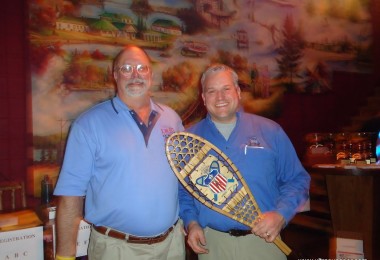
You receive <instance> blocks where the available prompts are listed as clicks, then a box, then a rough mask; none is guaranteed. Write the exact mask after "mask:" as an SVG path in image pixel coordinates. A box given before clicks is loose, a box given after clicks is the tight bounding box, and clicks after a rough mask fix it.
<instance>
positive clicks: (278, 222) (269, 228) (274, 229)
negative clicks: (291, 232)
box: [252, 211, 285, 242]
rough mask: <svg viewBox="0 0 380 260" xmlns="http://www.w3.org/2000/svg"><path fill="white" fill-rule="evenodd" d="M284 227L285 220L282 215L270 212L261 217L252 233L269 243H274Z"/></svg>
mask: <svg viewBox="0 0 380 260" xmlns="http://www.w3.org/2000/svg"><path fill="white" fill-rule="evenodd" d="M284 225H285V219H284V217H283V216H282V215H281V214H279V213H277V212H275V211H269V212H266V213H263V214H262V215H261V217H260V218H259V219H257V220H256V222H255V225H254V226H253V228H252V233H253V234H255V235H256V236H259V237H261V238H263V239H265V241H267V242H273V241H274V240H275V238H276V237H277V236H278V235H279V234H280V232H281V230H282V228H283V226H284Z"/></svg>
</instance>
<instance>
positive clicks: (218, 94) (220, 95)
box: [216, 90, 225, 99]
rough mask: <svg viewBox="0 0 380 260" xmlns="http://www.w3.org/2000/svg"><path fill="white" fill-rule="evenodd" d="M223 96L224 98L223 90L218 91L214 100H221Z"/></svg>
mask: <svg viewBox="0 0 380 260" xmlns="http://www.w3.org/2000/svg"><path fill="white" fill-rule="evenodd" d="M224 96H225V93H224V91H223V90H219V91H217V92H216V98H217V99H223V98H224Z"/></svg>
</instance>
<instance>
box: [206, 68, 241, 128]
mask: <svg viewBox="0 0 380 260" xmlns="http://www.w3.org/2000/svg"><path fill="white" fill-rule="evenodd" d="M204 86H205V87H204V91H203V93H202V98H203V101H204V103H205V106H206V108H207V111H208V112H209V114H210V115H211V118H212V120H213V121H215V122H218V123H232V122H234V121H235V120H236V111H237V109H238V106H239V100H240V88H237V87H235V85H234V82H233V79H232V76H231V73H230V72H228V71H218V72H214V73H211V74H209V75H208V76H207V78H206V79H205V82H204Z"/></svg>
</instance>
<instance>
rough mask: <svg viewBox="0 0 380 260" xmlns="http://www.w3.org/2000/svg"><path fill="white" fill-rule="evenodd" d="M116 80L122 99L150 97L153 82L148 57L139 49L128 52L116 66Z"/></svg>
mask: <svg viewBox="0 0 380 260" xmlns="http://www.w3.org/2000/svg"><path fill="white" fill-rule="evenodd" d="M114 78H115V81H116V85H117V90H118V95H119V96H120V98H121V99H124V98H131V97H141V96H144V95H148V91H149V89H150V86H151V82H152V69H151V68H150V62H149V60H148V57H146V55H145V53H144V52H143V51H141V50H140V49H138V48H132V49H129V50H126V51H125V52H124V53H123V54H122V56H121V57H120V59H119V61H118V62H117V64H116V70H115V71H114Z"/></svg>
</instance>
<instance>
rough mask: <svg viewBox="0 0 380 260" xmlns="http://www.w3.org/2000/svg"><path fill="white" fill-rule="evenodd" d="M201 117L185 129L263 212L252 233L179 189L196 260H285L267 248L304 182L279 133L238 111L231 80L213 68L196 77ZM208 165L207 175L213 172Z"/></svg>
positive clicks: (230, 74)
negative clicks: (228, 167) (223, 161)
mask: <svg viewBox="0 0 380 260" xmlns="http://www.w3.org/2000/svg"><path fill="white" fill-rule="evenodd" d="M201 84H202V99H203V101H204V104H205V106H206V109H207V112H208V114H207V117H206V118H205V119H203V120H201V121H200V122H198V123H197V124H195V125H193V126H192V127H190V128H189V129H188V131H189V132H191V133H194V134H196V135H199V136H201V137H203V138H204V139H206V140H208V141H209V142H211V143H213V144H214V145H215V146H217V147H218V148H219V149H220V150H221V151H222V152H223V153H225V154H226V155H227V156H228V157H229V159H230V160H231V161H232V162H233V163H234V164H235V165H236V167H237V168H238V169H239V171H240V173H241V174H242V176H243V177H244V180H245V182H246V183H247V185H248V186H249V187H250V190H251V191H252V194H253V195H254V197H255V200H256V202H257V204H258V205H259V207H260V209H261V211H262V212H263V214H262V216H261V218H258V220H257V222H256V223H255V226H254V227H253V228H250V227H247V226H245V225H243V224H241V223H240V222H238V221H236V220H233V219H230V218H228V217H226V216H224V215H222V214H221V213H218V212H216V211H213V210H211V209H209V208H208V207H206V206H205V205H203V204H202V203H200V202H199V201H197V200H196V199H194V198H193V197H192V196H191V195H190V194H189V193H188V192H187V191H186V190H185V189H184V188H181V189H180V193H179V195H180V197H179V200H180V208H181V209H180V216H181V217H182V219H183V221H184V224H185V227H186V229H187V232H188V239H187V241H188V244H189V245H190V247H191V248H192V249H193V250H194V252H195V253H197V254H198V259H200V260H221V259H251V260H252V259H257V260H265V259H267V260H285V259H286V255H285V254H284V253H282V251H281V250H280V249H279V248H278V247H277V246H276V245H275V244H274V243H272V242H273V241H274V239H275V238H276V237H277V236H278V235H279V234H280V232H281V230H282V229H283V228H284V227H285V225H286V224H287V223H289V221H290V220H291V219H292V217H293V216H294V215H295V213H296V212H297V210H298V209H300V208H301V207H302V206H303V205H304V203H305V201H306V200H307V198H308V190H309V182H310V176H309V174H308V173H307V172H306V171H305V169H304V168H303V167H302V165H301V163H300V161H299V159H298V157H297V154H296V152H295V150H294V148H293V145H292V144H291V142H290V140H289V138H288V137H287V136H286V134H285V132H284V131H283V130H282V128H281V127H280V126H279V125H278V124H276V123H275V122H273V121H271V120H269V119H266V118H264V117H261V116H258V115H253V114H248V113H245V112H244V111H242V109H241V107H240V99H241V96H240V94H241V93H240V88H239V84H238V76H237V74H236V73H235V72H234V71H233V70H232V69H231V68H230V67H228V66H226V65H223V64H214V65H212V66H210V67H209V68H208V69H207V70H206V71H205V72H204V73H203V75H202V78H201ZM212 166H213V165H212V164H211V166H210V172H212V171H215V168H214V169H213V167H212Z"/></svg>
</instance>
